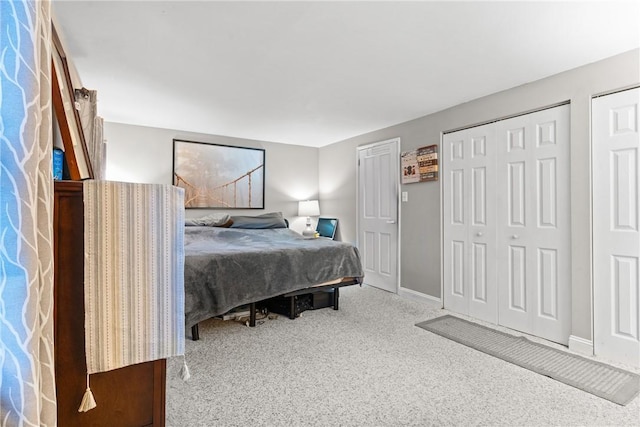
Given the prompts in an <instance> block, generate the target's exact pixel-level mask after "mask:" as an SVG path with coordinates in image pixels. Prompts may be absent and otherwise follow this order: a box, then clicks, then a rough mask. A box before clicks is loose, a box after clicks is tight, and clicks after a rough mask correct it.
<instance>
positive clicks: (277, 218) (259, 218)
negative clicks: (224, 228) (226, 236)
mask: <svg viewBox="0 0 640 427" xmlns="http://www.w3.org/2000/svg"><path fill="white" fill-rule="evenodd" d="M231 220H232V221H233V224H231V228H252V229H260V228H287V222H286V221H285V219H284V217H283V216H282V212H270V213H266V214H262V215H256V216H246V215H239V216H232V217H231Z"/></svg>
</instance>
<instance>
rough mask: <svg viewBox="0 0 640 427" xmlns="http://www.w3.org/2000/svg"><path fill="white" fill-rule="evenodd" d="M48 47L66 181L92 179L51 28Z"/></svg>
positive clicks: (72, 96) (69, 85)
mask: <svg viewBox="0 0 640 427" xmlns="http://www.w3.org/2000/svg"><path fill="white" fill-rule="evenodd" d="M51 40H52V46H51V98H52V101H53V109H54V114H55V119H56V120H55V121H56V122H57V124H58V128H59V130H60V136H61V139H62V144H63V146H64V158H65V162H66V166H67V170H68V175H69V178H70V179H71V180H73V181H79V180H84V179H93V168H92V167H91V161H90V159H89V153H88V150H87V144H86V141H85V137H84V131H83V129H82V124H81V122H80V115H79V113H78V110H77V109H76V102H75V94H74V90H73V84H72V83H71V73H70V71H69V65H68V63H67V57H66V54H65V52H64V49H63V47H62V43H61V41H60V38H59V37H58V33H57V32H56V29H55V27H52V37H51Z"/></svg>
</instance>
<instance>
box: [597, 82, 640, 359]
mask: <svg viewBox="0 0 640 427" xmlns="http://www.w3.org/2000/svg"><path fill="white" fill-rule="evenodd" d="M592 107H593V108H592V126H593V134H592V135H593V136H592V137H593V301H594V315H593V316H594V352H595V354H597V355H598V356H603V357H606V358H608V359H611V360H614V361H617V362H621V363H626V364H630V365H633V366H636V367H638V366H640V338H639V331H638V330H639V329H640V312H639V307H640V285H639V279H638V276H639V268H640V267H639V265H640V262H639V259H640V233H639V231H638V226H639V224H638V222H639V218H638V216H639V213H638V211H639V210H640V209H639V207H638V204H639V203H640V197H639V194H638V191H639V190H638V189H639V188H640V171H639V170H638V161H639V159H638V156H639V151H640V137H639V134H638V128H639V127H640V121H639V120H640V119H639V117H638V116H639V111H638V110H639V108H640V89H632V90H627V91H624V92H618V93H614V94H612V95H607V96H603V97H600V98H595V99H594V100H593V104H592Z"/></svg>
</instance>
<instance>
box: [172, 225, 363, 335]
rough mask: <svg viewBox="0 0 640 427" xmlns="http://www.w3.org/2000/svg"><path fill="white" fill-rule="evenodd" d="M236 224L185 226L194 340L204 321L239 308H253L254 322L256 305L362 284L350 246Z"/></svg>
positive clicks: (188, 319) (187, 302) (187, 288)
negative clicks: (309, 290) (307, 292)
mask: <svg viewBox="0 0 640 427" xmlns="http://www.w3.org/2000/svg"><path fill="white" fill-rule="evenodd" d="M233 219H234V225H233V226H232V227H234V228H224V227H212V226H208V225H191V226H187V227H185V235H184V250H185V265H184V275H185V326H186V327H187V329H188V328H191V330H192V338H193V339H194V340H197V339H198V323H199V322H201V321H203V320H206V319H209V318H212V317H216V316H219V315H222V314H224V313H227V312H228V311H230V310H232V309H234V308H236V307H240V306H243V305H247V304H249V305H251V314H252V321H254V319H255V303H257V302H260V301H263V300H266V299H269V298H272V297H276V296H281V295H285V294H288V295H292V294H295V293H297V292H299V291H301V290H304V289H307V288H309V289H326V288H327V287H331V288H334V289H337V288H338V287H340V286H345V285H351V284H359V283H361V281H362V277H363V276H364V274H363V270H362V264H361V262H360V255H359V253H358V249H357V248H355V247H354V246H353V245H351V244H349V243H344V242H337V241H334V240H330V239H324V238H305V237H303V236H301V235H300V234H298V233H296V232H295V231H293V230H290V229H289V228H286V225H285V226H284V227H282V226H278V227H277V228H253V226H255V224H253V223H251V221H249V222H250V223H249V228H243V226H244V225H246V224H244V222H243V220H241V219H240V218H239V217H233ZM279 221H280V220H278V221H276V223H277V224H285V222H284V221H282V222H281V223H280V222H279ZM262 222H264V221H262ZM335 295H336V298H337V292H336V293H335ZM334 308H336V309H337V300H336V301H335V304H334Z"/></svg>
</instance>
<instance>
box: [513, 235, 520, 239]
mask: <svg viewBox="0 0 640 427" xmlns="http://www.w3.org/2000/svg"><path fill="white" fill-rule="evenodd" d="M518 237H520V236H518V235H517V234H512V235H511V238H512V239H514V240H515V239H517V238H518Z"/></svg>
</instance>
